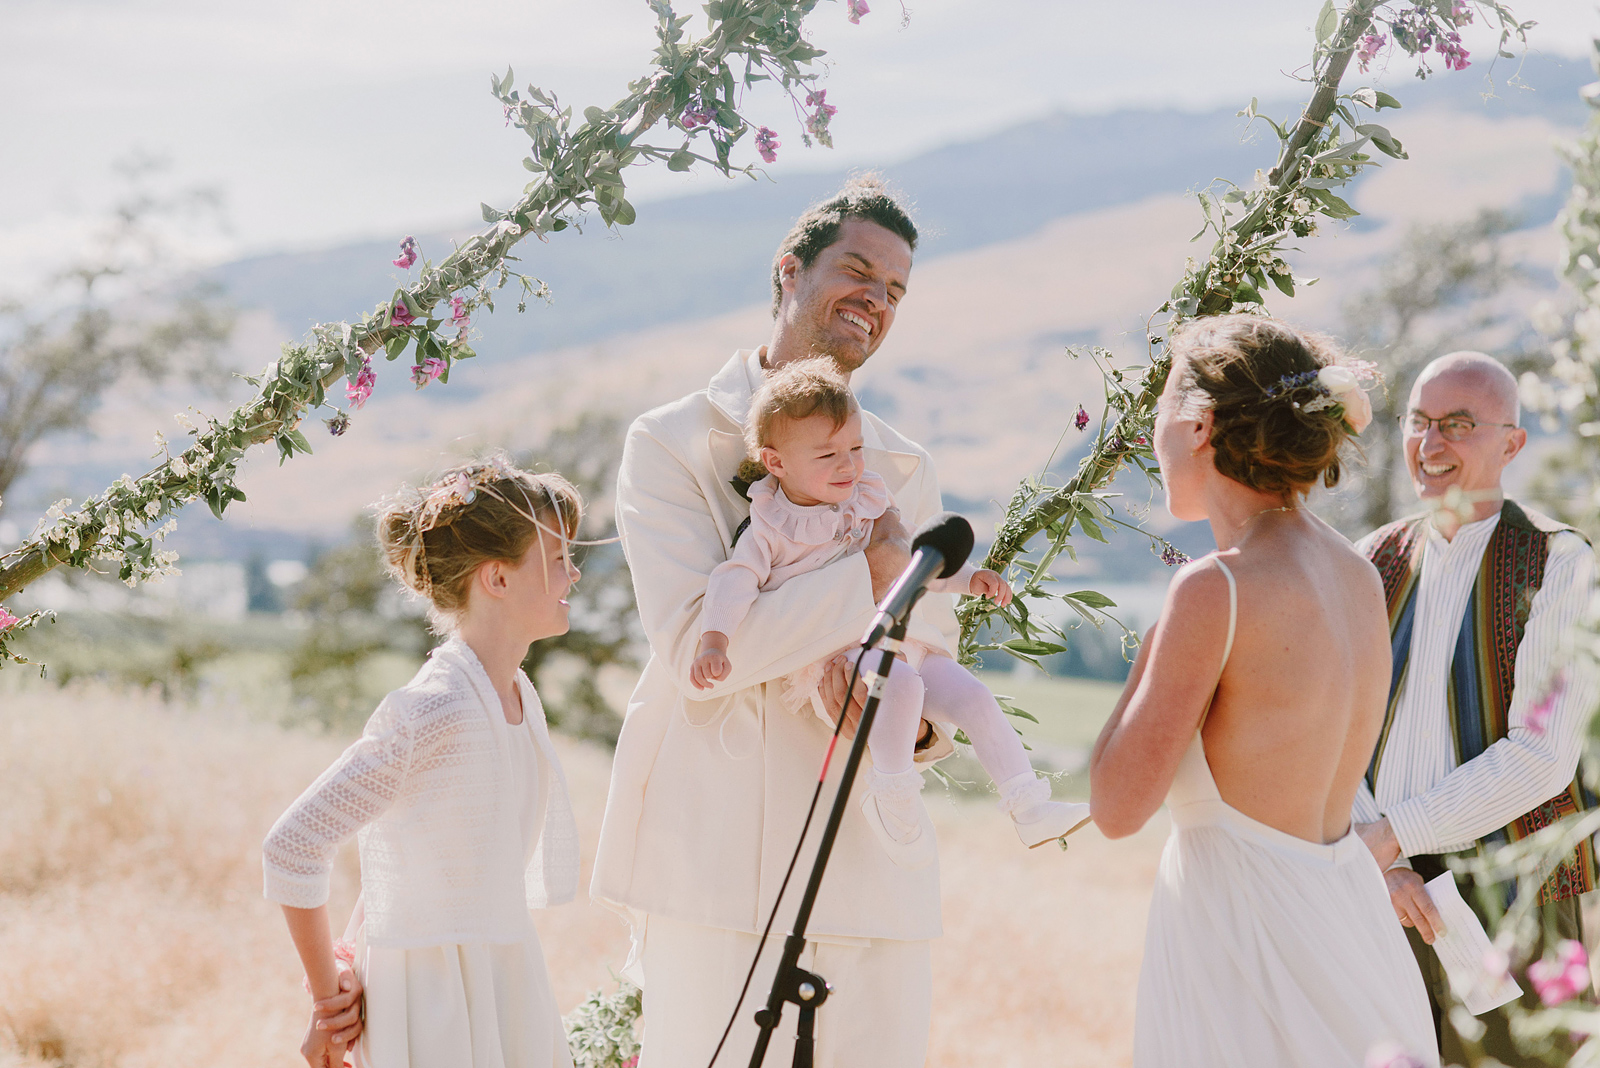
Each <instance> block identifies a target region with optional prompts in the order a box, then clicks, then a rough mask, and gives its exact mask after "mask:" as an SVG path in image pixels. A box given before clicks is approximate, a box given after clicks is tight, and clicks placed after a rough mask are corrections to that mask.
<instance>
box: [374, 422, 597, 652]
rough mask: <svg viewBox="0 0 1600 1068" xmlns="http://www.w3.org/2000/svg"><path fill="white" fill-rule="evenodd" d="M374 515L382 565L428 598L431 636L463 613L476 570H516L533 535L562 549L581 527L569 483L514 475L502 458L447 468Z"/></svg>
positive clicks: (578, 498) (554, 478) (498, 454)
mask: <svg viewBox="0 0 1600 1068" xmlns="http://www.w3.org/2000/svg"><path fill="white" fill-rule="evenodd" d="M377 507H378V544H379V545H380V546H381V548H382V550H383V559H384V564H385V566H386V567H387V569H388V571H389V573H390V574H391V575H393V576H394V577H395V579H397V580H398V581H399V582H400V583H401V584H402V585H404V586H405V587H406V588H407V589H410V590H413V591H415V592H417V593H420V594H422V595H423V596H424V597H426V598H428V600H429V602H430V609H431V610H430V612H429V615H430V617H431V618H432V620H433V623H434V630H435V631H443V630H446V629H449V627H450V624H451V623H452V622H453V621H454V620H455V619H456V618H457V617H458V616H459V615H460V614H461V612H462V611H463V610H464V609H465V608H466V606H467V589H468V586H469V585H470V584H471V581H472V575H473V572H475V571H477V569H478V567H479V565H481V564H484V563H487V562H489V561H490V560H501V561H504V562H506V563H512V564H514V563H516V562H517V561H519V560H521V559H522V557H523V555H524V554H525V553H526V552H527V551H528V547H529V546H530V545H532V544H533V541H534V538H535V537H537V536H538V533H539V530H540V529H541V528H544V529H545V530H546V532H547V533H548V534H549V535H551V536H552V538H553V539H554V540H555V541H556V542H559V543H564V542H566V541H569V540H570V539H571V538H572V537H573V536H574V535H575V534H576V533H577V531H578V524H579V523H580V522H582V520H583V498H582V496H581V495H580V494H579V493H578V490H577V488H576V487H575V486H573V485H572V483H570V482H568V481H567V480H566V479H564V478H562V477H561V476H560V475H558V474H555V473H551V474H547V475H534V474H529V473H528V472H526V471H523V470H520V469H518V468H517V467H515V466H513V465H512V463H511V461H510V459H509V458H507V457H506V455H505V454H504V453H503V452H495V453H491V454H490V455H488V456H486V457H484V458H483V459H481V460H474V461H473V462H471V463H467V464H461V465H460V466H458V467H453V468H451V469H450V470H448V471H446V472H445V473H444V474H442V475H441V476H439V478H438V480H437V481H435V482H434V483H433V484H432V485H431V486H426V487H412V486H405V487H402V488H401V489H400V491H399V492H398V493H396V494H395V495H394V496H392V497H389V498H387V499H385V500H383V501H380V502H379V503H378V506H377Z"/></svg>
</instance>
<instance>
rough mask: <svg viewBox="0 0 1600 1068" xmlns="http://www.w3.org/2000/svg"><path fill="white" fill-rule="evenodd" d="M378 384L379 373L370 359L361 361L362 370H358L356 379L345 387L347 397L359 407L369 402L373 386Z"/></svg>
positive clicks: (352, 405) (353, 404)
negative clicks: (373, 367)
mask: <svg viewBox="0 0 1600 1068" xmlns="http://www.w3.org/2000/svg"><path fill="white" fill-rule="evenodd" d="M377 384H378V375H377V372H375V371H374V370H373V369H372V361H371V360H370V359H368V360H363V361H361V370H359V371H357V372H356V379H355V381H354V382H352V383H350V384H349V385H348V386H346V387H345V390H344V396H345V399H346V400H348V401H349V402H350V405H351V407H354V408H359V407H361V406H362V405H363V404H365V403H367V398H368V397H370V396H372V387H373V386H376V385H377Z"/></svg>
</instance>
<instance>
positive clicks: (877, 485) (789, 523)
mask: <svg viewBox="0 0 1600 1068" xmlns="http://www.w3.org/2000/svg"><path fill="white" fill-rule="evenodd" d="M889 503H890V502H889V487H888V486H886V485H884V482H883V479H882V478H880V477H879V476H878V473H877V472H875V471H863V472H862V473H861V478H860V479H859V480H857V482H856V486H855V489H854V490H853V491H852V492H851V494H850V497H849V498H848V499H847V500H845V501H843V502H842V503H840V504H813V505H800V504H795V503H794V502H793V501H791V500H790V499H789V498H788V497H787V496H786V495H785V494H784V492H783V487H782V486H780V485H778V480H777V479H776V478H775V477H773V476H772V475H768V476H767V477H766V478H764V479H762V480H761V481H760V482H757V483H756V484H755V485H753V486H751V487H750V514H751V515H754V516H756V517H758V518H759V519H760V520H761V521H762V522H763V523H765V524H766V525H767V526H769V527H771V528H772V529H773V530H775V531H777V533H778V534H779V535H781V536H782V537H784V538H786V539H788V540H789V541H790V542H792V543H794V544H796V545H826V544H828V543H829V542H832V541H838V540H839V534H840V533H841V532H843V531H849V530H852V529H853V528H854V527H855V526H856V524H857V523H859V522H861V521H862V520H866V519H876V518H878V517H879V516H880V515H882V514H883V513H884V512H885V511H887V510H888V508H889Z"/></svg>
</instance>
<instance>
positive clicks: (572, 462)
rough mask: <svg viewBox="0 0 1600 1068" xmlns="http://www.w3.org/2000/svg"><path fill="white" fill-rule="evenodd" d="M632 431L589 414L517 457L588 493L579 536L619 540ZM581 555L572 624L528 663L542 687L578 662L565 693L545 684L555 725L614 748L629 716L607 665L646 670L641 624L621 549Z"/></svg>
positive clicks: (532, 652) (535, 649) (533, 651)
mask: <svg viewBox="0 0 1600 1068" xmlns="http://www.w3.org/2000/svg"><path fill="white" fill-rule="evenodd" d="M625 429H626V428H625V427H624V425H623V422H622V420H621V419H620V418H618V417H617V416H615V415H611V414H600V413H595V412H585V413H584V414H583V415H581V416H579V417H578V418H577V420H575V421H574V422H572V423H569V424H567V425H565V426H562V427H559V428H557V429H556V430H555V431H553V432H552V433H551V434H550V436H549V437H548V438H547V439H546V440H545V442H544V444H543V445H541V446H540V447H539V448H537V449H535V450H533V452H531V453H529V454H527V455H524V456H521V457H519V458H518V460H519V462H520V464H521V465H522V466H523V467H526V468H528V469H529V470H533V471H559V472H561V473H562V474H563V475H565V476H566V477H567V478H568V479H569V480H570V481H571V482H572V484H573V485H575V486H577V487H578V489H579V491H580V492H582V493H583V499H584V502H585V505H586V507H585V510H584V511H585V515H584V524H583V528H582V530H581V531H580V534H579V536H580V537H581V538H582V539H584V540H588V541H601V540H604V539H607V538H614V537H616V534H617V521H616V515H615V511H616V509H615V501H614V491H615V488H616V484H617V468H618V466H619V465H620V464H621V463H622V442H623V433H624V430H625ZM575 559H576V560H577V563H578V566H579V568H580V569H581V570H582V571H583V577H582V578H580V579H579V580H578V585H577V588H576V590H574V591H573V593H571V594H569V595H568V598H567V600H568V601H569V603H570V604H571V605H572V614H571V619H572V629H571V630H569V631H568V632H567V633H566V634H562V635H559V636H558V637H555V638H548V639H546V640H544V641H542V642H535V643H534V644H533V646H532V647H531V648H530V649H529V650H528V658H527V659H526V660H524V661H523V662H522V665H523V668H524V669H525V670H526V671H527V672H528V677H529V678H530V679H532V680H533V682H534V685H536V686H539V685H540V684H541V682H544V681H547V680H548V681H551V682H553V681H554V679H553V677H552V676H553V675H554V674H555V672H552V671H547V670H546V669H547V668H550V667H553V666H555V664H557V663H558V662H560V661H562V660H566V661H568V662H569V664H571V665H572V666H575V667H576V669H577V671H576V675H574V676H573V677H571V678H570V679H569V680H567V681H566V682H565V684H564V686H563V688H562V691H561V692H560V693H559V694H554V693H550V692H547V690H546V688H544V687H541V688H540V691H539V692H540V695H541V696H542V697H543V699H544V702H545V710H546V711H547V713H548V714H549V716H550V722H551V725H552V726H553V727H555V728H557V729H558V730H561V731H562V732H564V733H566V734H571V735H574V736H577V737H580V738H596V739H600V740H602V741H605V742H607V743H608V744H613V745H614V744H616V740H617V733H618V732H619V731H620V730H621V729H622V715H621V713H620V712H619V711H618V710H617V709H615V708H613V707H612V706H611V703H610V702H609V701H608V700H607V699H606V697H605V695H604V693H603V692H602V689H601V680H602V677H603V676H604V674H605V672H606V669H607V668H612V669H622V670H625V671H637V670H638V667H639V659H638V650H639V649H640V648H641V647H642V646H643V644H644V634H643V633H642V632H641V631H640V629H639V612H638V606H637V603H636V602H635V601H634V597H633V576H632V575H631V574H630V573H629V571H628V563H627V560H626V559H624V558H623V555H622V546H621V545H620V544H617V543H614V542H613V543H612V544H609V545H596V546H590V547H586V548H580V549H579V550H578V551H577V553H576V554H575Z"/></svg>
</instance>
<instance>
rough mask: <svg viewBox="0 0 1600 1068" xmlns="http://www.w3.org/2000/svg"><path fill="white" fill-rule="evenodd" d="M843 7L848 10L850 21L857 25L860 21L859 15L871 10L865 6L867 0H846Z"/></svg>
mask: <svg viewBox="0 0 1600 1068" xmlns="http://www.w3.org/2000/svg"><path fill="white" fill-rule="evenodd" d="M844 7H845V10H846V11H847V12H849V16H848V17H849V19H850V21H851V22H853V23H856V24H857V25H859V24H860V23H861V16H862V15H865V14H867V13H868V12H870V11H871V10H872V9H871V8H870V7H868V6H867V0H848V2H847V3H846V4H845V5H844Z"/></svg>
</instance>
